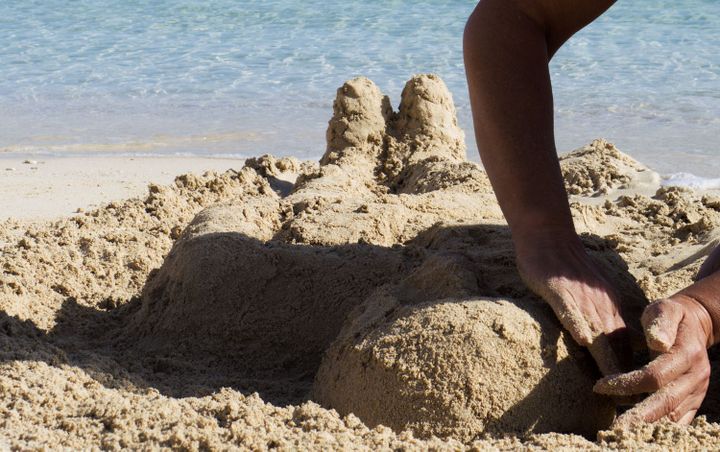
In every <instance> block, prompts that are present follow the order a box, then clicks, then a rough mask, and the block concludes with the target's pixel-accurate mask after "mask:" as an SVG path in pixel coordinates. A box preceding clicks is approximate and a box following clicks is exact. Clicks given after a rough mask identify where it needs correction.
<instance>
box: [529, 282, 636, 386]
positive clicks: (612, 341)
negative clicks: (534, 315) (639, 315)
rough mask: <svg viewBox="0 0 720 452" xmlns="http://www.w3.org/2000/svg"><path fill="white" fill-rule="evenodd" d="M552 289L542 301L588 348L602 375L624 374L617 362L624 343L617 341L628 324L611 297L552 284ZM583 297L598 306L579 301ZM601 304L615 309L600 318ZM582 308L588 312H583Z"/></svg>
mask: <svg viewBox="0 0 720 452" xmlns="http://www.w3.org/2000/svg"><path fill="white" fill-rule="evenodd" d="M553 286H554V287H553ZM551 288H552V289H554V290H552V291H551V292H550V293H546V294H543V295H544V296H543V298H545V300H546V301H547V302H548V304H550V306H551V307H552V309H553V311H555V315H556V316H557V317H558V319H559V320H560V322H561V323H562V325H563V327H564V328H565V329H566V330H567V331H569V332H570V334H571V335H572V337H573V339H575V341H576V342H577V343H578V344H580V345H581V346H584V347H587V348H588V351H589V352H590V354H591V355H592V357H593V359H594V360H595V362H596V363H597V365H598V368H599V369H600V372H601V373H602V374H603V375H612V374H617V373H619V372H622V371H623V370H624V367H623V366H622V363H621V362H620V360H619V359H618V355H617V353H616V348H618V347H623V344H618V340H619V337H620V336H622V335H623V332H624V330H625V323H624V322H623V320H622V317H620V315H619V313H618V311H617V309H615V308H614V305H613V301H612V300H611V299H610V297H609V295H608V294H607V293H605V292H603V291H596V293H593V294H582V292H581V291H579V290H578V291H572V290H570V289H569V288H568V287H566V286H564V285H560V284H558V285H551ZM578 292H580V293H578ZM583 295H584V298H586V299H590V300H593V301H595V303H587V302H582V301H581V300H578V299H577V297H578V296H581V297H582V296H583ZM598 304H600V305H603V306H605V305H607V306H606V309H612V312H607V313H606V315H604V316H601V315H600V313H598V310H597V305H598ZM581 306H584V307H585V308H586V309H585V310H583V309H581ZM603 319H604V320H605V321H603ZM606 324H608V325H606ZM606 333H609V334H606ZM611 335H612V336H613V337H612V338H611V337H610V336H611ZM624 345H626V344H624Z"/></svg>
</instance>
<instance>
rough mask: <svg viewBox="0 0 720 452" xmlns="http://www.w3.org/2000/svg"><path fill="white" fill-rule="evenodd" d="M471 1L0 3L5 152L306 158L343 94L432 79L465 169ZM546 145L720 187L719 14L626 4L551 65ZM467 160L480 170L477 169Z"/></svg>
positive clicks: (702, 7)
mask: <svg viewBox="0 0 720 452" xmlns="http://www.w3.org/2000/svg"><path fill="white" fill-rule="evenodd" d="M473 7H474V2H472V1H411V0H394V1H393V0H383V1H378V0H365V1H362V2H354V1H343V2H340V1H333V0H327V1H315V0H309V1H304V2H295V1H288V0H275V1H229V0H209V1H203V2H200V1H187V0H157V1H153V2H149V1H143V2H141V1H138V0H125V1H109V0H77V1H70V0H45V1H32V0H4V1H3V2H2V3H0V62H2V64H0V149H2V150H3V151H5V152H6V153H7V152H12V153H16V154H23V155H26V154H33V155H72V154H79V153H83V154H87V153H90V154H107V153H126V154H158V153H164V154H200V155H219V154H222V155H252V154H258V153H264V152H272V153H275V154H280V155H289V154H293V155H298V156H300V157H308V158H317V157H319V156H320V155H321V153H322V151H323V150H324V131H325V127H326V124H327V120H328V118H329V116H330V114H331V110H332V99H333V97H334V93H335V90H336V88H337V87H338V86H339V85H341V84H342V82H343V81H344V80H346V79H348V78H351V77H354V76H357V75H366V76H368V77H370V78H372V79H373V80H374V81H375V82H376V83H377V84H378V85H379V86H380V87H381V89H382V90H383V91H384V92H386V93H387V94H389V95H390V97H391V99H392V100H393V102H395V103H397V101H398V98H399V94H400V91H401V89H402V86H403V84H404V82H405V80H407V79H408V78H409V77H410V76H411V75H412V74H414V73H419V72H435V73H438V74H440V75H441V76H442V77H443V79H444V80H445V81H446V83H447V84H448V86H449V87H450V89H451V91H452V92H453V94H454V97H455V101H456V104H457V107H458V114H459V118H460V122H461V124H462V126H463V127H464V128H465V129H466V131H467V136H468V145H469V148H470V149H469V153H470V154H471V155H472V156H474V155H475V154H476V151H475V146H474V140H473V135H472V129H471V122H470V110H469V105H468V99H467V92H466V90H467V87H466V82H465V74H464V70H463V64H462V52H461V40H462V30H463V27H464V22H465V19H466V17H467V16H468V14H469V13H470V11H471V10H472V8H473ZM552 75H553V80H554V83H555V101H556V107H557V140H558V147H559V149H560V150H569V149H571V148H573V147H577V146H579V145H582V144H584V143H585V142H587V141H589V140H590V139H592V138H595V137H600V136H603V137H607V138H609V139H611V140H612V141H614V142H615V143H616V144H617V145H618V146H619V147H620V148H621V149H624V150H626V151H628V152H629V153H631V154H632V155H634V156H636V157H637V158H639V159H641V160H643V161H645V162H647V163H649V164H651V165H652V166H654V167H655V168H657V169H658V170H660V171H661V172H664V173H675V172H680V171H683V172H688V173H694V174H696V175H700V176H706V177H711V176H717V175H720V159H718V158H717V157H719V156H720V148H718V145H717V144H716V142H717V138H716V137H717V136H718V132H719V131H720V99H719V98H720V81H719V77H720V2H718V1H717V0H677V1H669V0H654V1H648V2H632V1H629V0H620V1H619V2H618V3H617V4H616V5H615V6H614V7H613V8H612V9H611V10H610V11H609V12H608V13H607V14H606V15H605V16H603V17H602V18H601V19H599V20H598V21H597V22H596V23H594V24H592V25H591V26H590V27H588V28H587V29H585V30H583V31H582V32H581V33H580V34H578V35H577V36H576V37H575V38H574V39H573V40H571V41H570V42H569V43H568V44H567V45H566V46H565V47H564V48H563V49H562V50H561V51H560V52H559V53H558V55H557V56H556V58H555V60H554V62H553V64H552ZM474 158H476V157H474Z"/></svg>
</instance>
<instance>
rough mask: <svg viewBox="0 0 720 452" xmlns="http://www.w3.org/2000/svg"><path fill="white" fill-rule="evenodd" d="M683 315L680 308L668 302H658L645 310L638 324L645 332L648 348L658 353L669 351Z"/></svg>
mask: <svg viewBox="0 0 720 452" xmlns="http://www.w3.org/2000/svg"><path fill="white" fill-rule="evenodd" d="M683 315H684V313H683V310H682V308H681V307H680V306H679V305H678V304H677V303H674V302H672V301H670V300H658V301H656V302H654V303H652V304H650V305H649V306H648V307H647V308H645V311H644V312H643V314H642V317H641V318H640V322H641V323H642V326H643V329H644V330H645V338H646V340H647V345H648V348H649V349H650V350H655V351H658V352H667V351H668V350H670V348H671V347H672V346H673V344H674V343H675V339H676V337H677V332H678V326H679V325H680V322H681V321H682V319H683Z"/></svg>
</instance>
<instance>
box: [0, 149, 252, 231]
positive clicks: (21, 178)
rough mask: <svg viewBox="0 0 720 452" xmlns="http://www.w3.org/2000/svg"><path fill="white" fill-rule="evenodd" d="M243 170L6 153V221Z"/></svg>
mask: <svg viewBox="0 0 720 452" xmlns="http://www.w3.org/2000/svg"><path fill="white" fill-rule="evenodd" d="M240 167H242V160H239V159H214V158H188V157H55V158H38V157H31V158H24V157H13V156H3V155H2V154H0V220H5V219H8V218H15V219H22V220H47V219H52V218H57V217H60V216H67V215H71V214H73V213H76V212H77V210H78V209H81V210H89V209H92V208H95V207H100V206H101V205H102V204H103V203H107V202H110V201H114V200H117V199H124V198H132V197H136V196H142V195H144V194H145V193H146V192H147V186H148V184H149V183H151V182H152V183H156V184H163V185H165V184H169V183H171V182H172V181H173V179H174V178H175V176H177V175H178V174H184V173H198V174H202V173H204V172H206V171H225V170H227V169H230V168H240Z"/></svg>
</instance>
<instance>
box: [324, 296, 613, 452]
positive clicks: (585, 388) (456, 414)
mask: <svg viewBox="0 0 720 452" xmlns="http://www.w3.org/2000/svg"><path fill="white" fill-rule="evenodd" d="M371 304H372V306H367V307H365V309H366V311H364V312H362V313H361V314H359V317H360V319H355V321H353V322H351V323H349V325H348V326H347V327H346V329H344V330H343V332H342V333H341V334H340V337H339V339H338V340H337V341H336V342H335V344H333V346H332V347H331V349H330V350H329V351H328V353H327V355H326V356H325V359H324V360H323V365H322V366H321V367H320V370H319V372H318V376H317V379H316V381H315V387H314V392H313V396H314V399H315V400H317V401H318V402H320V403H321V404H327V405H328V406H331V407H333V408H335V409H337V410H338V412H339V413H340V414H347V413H353V414H355V415H356V416H358V417H359V418H360V419H362V420H363V422H365V423H366V424H367V425H368V426H370V427H373V426H375V425H378V424H382V425H387V426H389V427H391V428H393V429H394V430H396V431H403V430H408V429H409V430H412V431H413V432H415V434H416V435H418V436H421V437H430V436H438V437H442V438H445V437H452V438H456V439H459V440H461V441H465V442H467V441H471V440H473V439H475V438H478V437H481V436H483V435H487V434H494V435H506V434H510V433H515V434H520V435H524V434H528V433H546V432H572V433H582V434H586V435H591V436H592V435H594V434H595V433H596V432H597V431H598V430H599V429H602V428H607V427H608V426H609V425H610V422H611V421H612V419H613V417H614V412H615V410H614V405H613V403H612V402H611V401H610V400H608V399H604V398H601V397H599V396H596V395H594V394H593V393H592V385H593V383H594V381H595V377H596V373H595V369H593V367H592V366H593V365H592V363H591V362H590V359H589V358H588V356H587V354H585V353H584V352H582V351H580V350H579V348H578V347H577V345H575V344H574V343H573V342H572V340H570V339H569V338H568V337H567V335H566V334H564V333H562V332H561V330H560V328H559V327H558V326H557V324H556V322H555V319H554V318H553V315H552V312H549V311H548V310H547V308H546V307H545V306H542V305H540V306H538V305H537V304H536V303H534V302H527V301H515V302H510V301H507V300H501V299H464V300H452V299H451V300H442V301H437V302H428V303H422V304H418V305H410V306H407V305H405V306H399V305H398V303H397V300H395V299H393V297H392V295H390V294H388V293H379V294H376V297H375V299H373V300H371ZM368 311H370V312H368Z"/></svg>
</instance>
